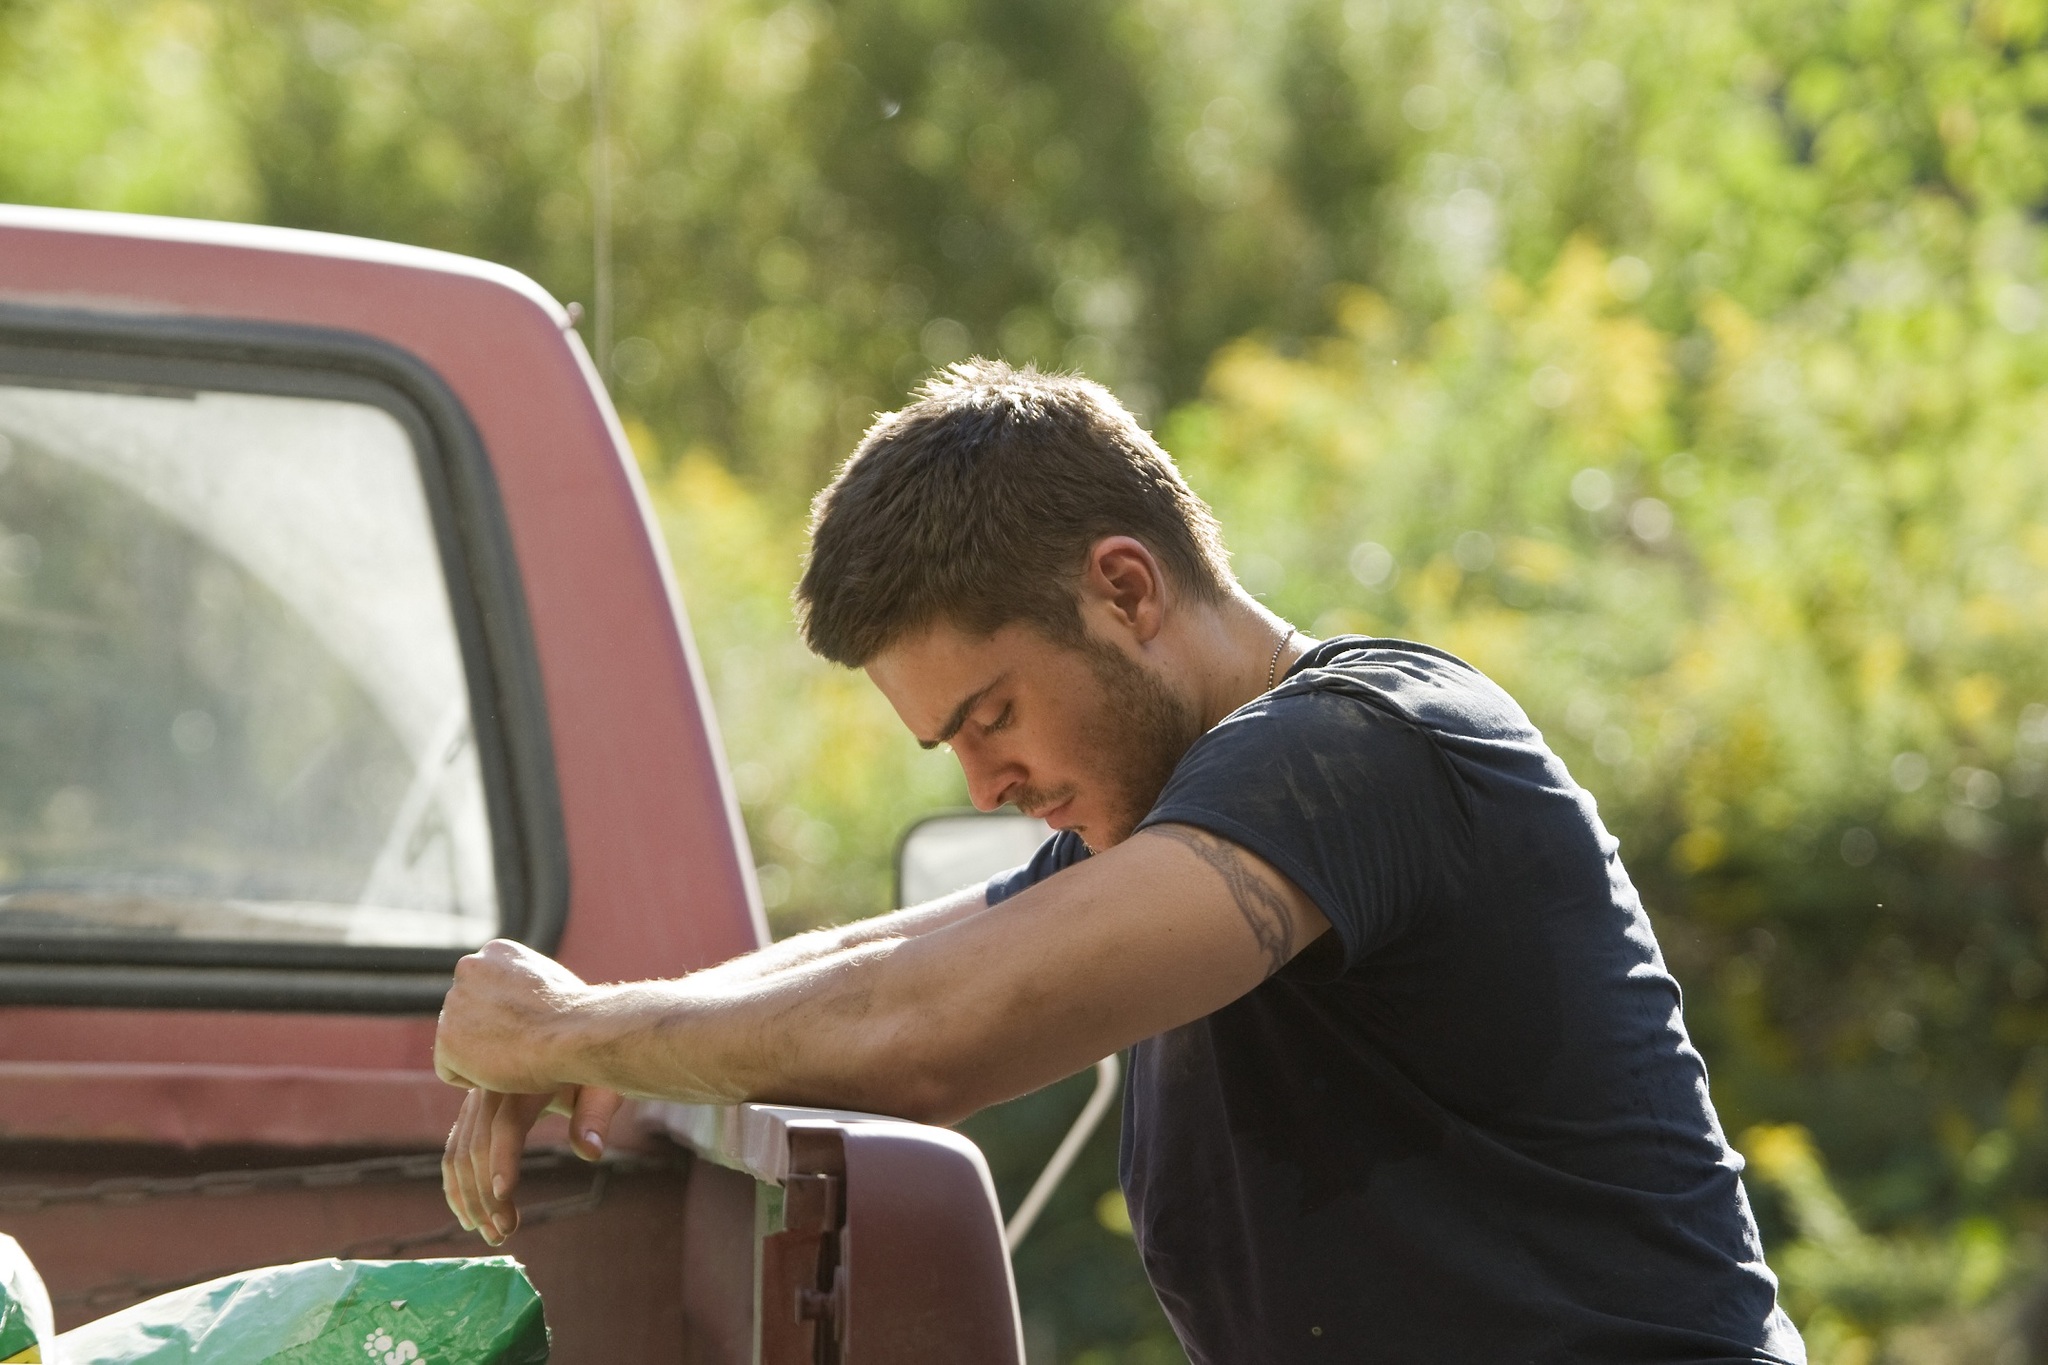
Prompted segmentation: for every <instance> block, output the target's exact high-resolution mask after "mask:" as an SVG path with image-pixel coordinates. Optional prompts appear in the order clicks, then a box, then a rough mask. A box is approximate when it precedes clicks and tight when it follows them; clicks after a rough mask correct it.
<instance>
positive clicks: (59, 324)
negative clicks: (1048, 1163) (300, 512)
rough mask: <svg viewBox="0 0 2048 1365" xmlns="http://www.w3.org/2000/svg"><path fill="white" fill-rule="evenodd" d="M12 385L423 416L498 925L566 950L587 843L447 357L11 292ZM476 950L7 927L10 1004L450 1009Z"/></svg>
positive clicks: (2, 355) (7, 345)
mask: <svg viewBox="0 0 2048 1365" xmlns="http://www.w3.org/2000/svg"><path fill="white" fill-rule="evenodd" d="M0 382H14V383H28V384H34V385H38V386H47V387H58V388H71V389H85V390H92V391H98V392H122V391H127V392H137V393H150V392H157V393H161V392H177V393H189V392H194V391H202V392H216V393H248V394H264V395H271V396H280V397H299V398H325V399H334V400H340V401H345V402H358V403H365V404H368V405H370V406H373V407H376V408H378V409H380V410H381V411H383V412H385V413H387V414H389V415H390V416H391V417H392V418H393V419H394V420H396V421H397V422H398V423H399V425H400V426H401V427H402V428H404V430H405V432H406V435H407V437H408V438H409V439H410V440H411V442H412V446H413V451H414V456H415V460H416V467H417V469H418V471H419V476H420V483H421V487H422V489H423V490H424V493H425V497H426V503H427V509H428V516H429V518H430V520H431V523H432V526H433V531H434V538H435V542H436V546H437V548H438V550H439V557H440V563H441V570H442V580H443V584H444V586H445V588H446V591H447V595H448V603H449V609H450V613H451V615H452V616H453V618H454V623H455V634H456V640H457V647H458V650H459V653H460V656H461V660H462V666H463V673H464V676H465V679H466V682H467V686H468V692H469V702H470V726H471V731H472V733H473V734H474V736H475V740H476V749H477V757H478V762H479V764H480V765H481V767H482V777H483V786H484V799H485V807H486V811H487V813H488V819H489V823H490V831H491V847H492V855H493V866H494V871H495V873H496V878H497V892H498V910H499V925H498V933H499V935H500V936H502V937H506V938H513V939H518V940H519V941H521V942H523V943H527V944H530V945H532V946H533V947H535V948H538V949H540V950H541V951H543V952H551V951H553V949H554V948H555V946H556V945H557V944H558V943H559V941H560V938H561V934H562V930H563V928H564V925H565V921H566V917H567V911H568V900H569V860H568V846H567V840H566V838H565V835H564V832H563V826H562V811H561V800H560V794H559V790H558V787H557V785H556V779H555V766H554V745H553V742H552V739H551V736H550V732H549V726H548V715H547V704H546V697H545V695H544V693H543V690H542V684H541V677H540V667H539V661H538V657H537V655H536V652H535V649H534V642H533V630H532V625H531V622H530V620H529V618H528V615H527V610H526V595H525V591H524V589H523V586H522V582H521V578H520V574H519V569H518V563H517V560H516V559H515V557H514V554H513V549H512V540H511V532H510V529H509V527H508V525H507V523H506V519H505V512H504V505H503V502H502V501H501V499H500V497H499V493H498V484H497V477H496V474H495V471H494V470H493V469H492V466H491V461H490V456H489V453H488V451H487V450H486V449H485V446H484V443H483V439H482V437H481V436H480V435H479V433H478V431H477V428H476V425H475V423H474V422H473V421H472V420H471V419H470V416H469V413H468V411H467V409H465V408H464V406H463V405H462V403H461V401H460V400H459V399H458V398H457V397H456V396H455V394H454V392H453V391H452V390H451V389H450V388H449V387H448V385H447V384H446V383H445V382H444V381H443V380H442V379H441V377H440V376H439V375H438V374H436V373H435V372H434V370H433V369H432V367H431V366H429V365H427V364H426V363H425V362H424V361H422V360H421V359H419V358H418V357H417V356H414V355H413V354H411V353H410V352H408V351H406V350H404V349H402V348H400V347H398V346H396V345H393V344H392V343H390V342H388V341H385V340H383V339H381V338H378V337H372V336H367V335H363V334H360V333H354V332H343V331H336V330H329V329H324V328H314V327H305V326H297V325H291V324H281V323H267V322H247V321H240V320H228V319H210V318H189V317H138V316H131V315H120V314H105V313H96V312H88V311H83V310H72V309H43V308H34V307H25V306H20V305H11V304H0ZM465 951H466V950H464V949H460V948H418V947H378V946H373V945H346V944H303V943H266V942H260V941H252V942H244V941H238V940H221V939H145V938H139V937H138V938H131V939H123V938H119V937H115V936H108V937H106V938H102V939H86V938H83V937H81V938H80V939H77V940H72V939H70V938H69V937H68V936H66V937H61V938H60V937H58V936H52V937H51V938H49V939H43V940H38V939H35V938H32V937H29V936H27V935H0V1002H4V1003H6V1004H9V1005H67V1006H85V1007H100V1008H104V1007H108V1006H117V1007H130V1008H191V1009H259V1010H292V1011H300V1010H306V1011H319V1012H341V1013H400V1014H422V1013H425V1014H431V1013H433V1012H435V1011H437V1010H438V1009H439V1008H440V1005H441V999H442V997H443V996H444V995H445V994H446V993H447V990H448V986H449V983H450V980H451V973H452V970H453V968H454V965H455V962H456V960H457V959H458V958H460V957H461V956H462V955H463V953H464V952H465Z"/></svg>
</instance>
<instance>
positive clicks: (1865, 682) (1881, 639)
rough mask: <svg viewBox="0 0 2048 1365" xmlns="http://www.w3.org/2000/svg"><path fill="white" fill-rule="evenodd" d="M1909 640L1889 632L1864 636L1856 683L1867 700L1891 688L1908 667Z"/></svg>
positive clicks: (1857, 661)
mask: <svg viewBox="0 0 2048 1365" xmlns="http://www.w3.org/2000/svg"><path fill="white" fill-rule="evenodd" d="M1906 658H1907V652H1906V642H1905V641H1904V640H1902V639H1900V638H1899V637H1898V636H1897V635H1894V634H1891V633H1889V632H1885V633H1873V634H1870V635H1867V636H1865V637H1864V638H1863V642H1862V647H1861V648H1860V649H1859V650H1858V651H1857V654H1856V684H1857V688H1858V690H1859V691H1860V692H1861V693H1862V694H1863V699H1864V701H1865V702H1866V703H1868V702H1869V701H1871V700H1873V699H1875V698H1877V697H1879V696H1881V695H1882V694H1884V693H1885V692H1887V691H1889V690H1890V689H1891V687H1892V684H1893V683H1895V682H1897V681H1898V678H1899V675H1900V673H1902V672H1903V671H1904V670H1905V667H1906Z"/></svg>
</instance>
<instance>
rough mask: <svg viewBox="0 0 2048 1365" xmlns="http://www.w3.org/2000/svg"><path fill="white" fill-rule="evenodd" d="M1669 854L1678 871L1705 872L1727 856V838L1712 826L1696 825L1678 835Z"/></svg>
mask: <svg viewBox="0 0 2048 1365" xmlns="http://www.w3.org/2000/svg"><path fill="white" fill-rule="evenodd" d="M1671 852H1672V857H1673V859H1674V860H1675V861H1676V862H1677V864H1678V866H1679V868H1680V870H1682V871H1685V872H1692V873H1697V872H1705V871H1708V870H1709V869H1711V868H1714V867H1716V866H1718V865H1719V864H1720V862H1721V860H1722V859H1723V858H1725V857H1727V856H1728V836H1727V835H1725V834H1723V833H1722V832H1721V831H1720V830H1719V829H1717V828H1715V827H1714V826H1712V825H1698V826H1695V827H1694V828H1692V829H1689V830H1687V831H1686V832H1685V833H1683V834H1681V835H1679V836H1678V839H1677V841H1676V842H1675V843H1673V844H1672V846H1671Z"/></svg>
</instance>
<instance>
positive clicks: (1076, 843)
mask: <svg viewBox="0 0 2048 1365" xmlns="http://www.w3.org/2000/svg"><path fill="white" fill-rule="evenodd" d="M1087 856H1088V845H1086V844H1084V843H1082V842H1081V836H1080V835H1078V834H1075V833H1074V832H1073V831H1071V830H1064V829H1063V830H1061V831H1059V832H1058V833H1057V834H1054V835H1053V836H1052V838H1050V839H1047V840H1046V841H1045V842H1044V843H1042V844H1040V845H1039V846H1038V851H1037V852H1036V853H1034V854H1032V855H1031V861H1030V862H1028V863H1026V864H1024V866H1022V867H1013V868H1011V869H1010V870H1009V871H1008V872H999V873H997V874H996V875H995V876H993V877H990V878H989V879H988V891H987V896H988V903H989V904H990V905H1000V904H1002V903H1003V902H1004V901H1006V900H1008V899H1009V898H1010V897H1012V896H1014V895H1016V894H1017V893H1018V892H1019V891H1023V890H1026V889H1027V888H1029V887H1033V886H1036V885H1038V884H1039V883H1040V882H1042V881H1044V880H1045V879H1046V878H1047V877H1050V876H1051V875H1052V874H1053V873H1055V872H1059V871H1062V870H1063V869H1065V868H1069V867H1072V866H1073V865H1074V864H1075V863H1078V862H1080V861H1081V860H1082V859H1083V858H1085V857H1087Z"/></svg>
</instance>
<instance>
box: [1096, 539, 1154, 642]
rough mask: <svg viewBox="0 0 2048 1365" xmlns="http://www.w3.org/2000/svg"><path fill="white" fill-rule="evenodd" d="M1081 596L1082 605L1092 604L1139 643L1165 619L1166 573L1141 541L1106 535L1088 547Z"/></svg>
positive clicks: (1152, 635) (1146, 638) (1148, 638)
mask: <svg viewBox="0 0 2048 1365" xmlns="http://www.w3.org/2000/svg"><path fill="white" fill-rule="evenodd" d="M1081 597H1082V602H1083V605H1084V609H1085V608H1086V607H1087V606H1089V605H1091V604H1092V605H1093V606H1094V607H1095V609H1096V610H1098V611H1101V612H1103V613H1105V614H1106V615H1107V616H1108V617H1109V621H1110V623H1111V624H1112V625H1113V626H1115V627H1117V628H1118V629H1120V630H1123V631H1126V632H1128V633H1129V634H1130V635H1131V637H1132V638H1133V639H1134V640H1135V641H1136V642H1137V643H1138V644H1141V645H1143V644H1149V643H1151V641H1152V638H1153V637H1154V636H1156V635H1158V634H1159V631H1160V628H1161V627H1162V626H1163V625H1164V624H1165V622H1166V575H1165V574H1164V573H1163V572H1161V570H1160V567H1159V561H1158V560H1157V559H1155V558H1153V555H1152V552H1151V551H1150V550H1148V549H1146V548H1145V545H1144V542H1142V541H1139V540H1136V539H1133V538H1132V537H1130V536H1106V537H1104V538H1103V539H1101V540H1098V541H1096V542H1095V544H1094V545H1092V546H1090V547H1089V550H1088V566H1087V568H1086V569H1085V570H1084V571H1083V573H1082V575H1081Z"/></svg>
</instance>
